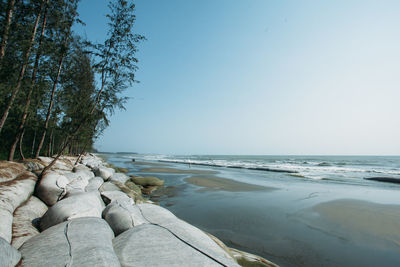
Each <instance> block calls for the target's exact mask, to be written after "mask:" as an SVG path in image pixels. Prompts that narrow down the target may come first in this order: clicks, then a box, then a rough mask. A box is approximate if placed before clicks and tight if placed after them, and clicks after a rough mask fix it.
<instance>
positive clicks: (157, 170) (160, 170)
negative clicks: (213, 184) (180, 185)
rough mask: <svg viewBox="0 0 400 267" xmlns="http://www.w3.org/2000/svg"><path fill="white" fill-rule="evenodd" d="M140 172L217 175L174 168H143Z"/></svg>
mask: <svg viewBox="0 0 400 267" xmlns="http://www.w3.org/2000/svg"><path fill="white" fill-rule="evenodd" d="M140 172H151V173H179V174H217V173H218V172H217V171H210V170H198V169H176V168H144V169H141V170H140Z"/></svg>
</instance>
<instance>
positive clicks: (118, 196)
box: [101, 191, 133, 205]
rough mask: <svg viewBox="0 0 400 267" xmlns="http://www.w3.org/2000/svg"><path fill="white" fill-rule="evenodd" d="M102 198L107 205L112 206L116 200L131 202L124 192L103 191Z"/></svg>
mask: <svg viewBox="0 0 400 267" xmlns="http://www.w3.org/2000/svg"><path fill="white" fill-rule="evenodd" d="M101 197H102V199H103V201H104V203H105V204H106V205H108V204H110V203H111V202H113V201H115V200H128V201H129V200H131V201H133V199H131V198H130V197H128V196H127V195H126V194H125V193H124V192H122V191H103V192H101Z"/></svg>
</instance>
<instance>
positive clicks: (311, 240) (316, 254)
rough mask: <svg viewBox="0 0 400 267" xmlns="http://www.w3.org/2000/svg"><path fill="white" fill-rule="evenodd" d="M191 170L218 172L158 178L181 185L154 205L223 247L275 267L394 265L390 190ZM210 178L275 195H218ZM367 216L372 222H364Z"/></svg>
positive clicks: (398, 242)
mask: <svg viewBox="0 0 400 267" xmlns="http://www.w3.org/2000/svg"><path fill="white" fill-rule="evenodd" d="M116 158H118V156H117V155H116ZM127 164H128V165H129V163H127ZM125 166H127V165H125ZM142 167H146V166H133V167H132V170H140V168H142ZM169 167H170V168H178V169H179V168H181V169H184V170H191V169H192V168H193V166H192V168H189V167H188V164H180V163H179V164H178V163H175V164H174V163H171V165H170V166H169ZM194 169H196V168H194ZM198 169H201V170H203V171H207V170H208V171H210V170H211V171H219V173H218V174H216V175H191V174H190V173H174V174H172V173H159V174H158V175H159V176H160V177H163V178H165V179H166V181H169V183H167V185H181V186H182V189H181V191H180V192H179V191H178V192H177V194H174V195H171V196H168V197H166V198H165V199H161V200H160V199H159V200H160V204H162V205H164V206H167V207H168V208H169V209H171V210H172V211H173V212H176V214H177V215H178V216H179V217H181V218H183V219H184V220H186V221H188V222H190V223H192V224H194V225H196V226H198V227H200V228H202V229H205V230H206V231H207V232H210V233H211V234H213V235H216V236H218V238H220V239H221V240H222V241H223V242H225V244H227V245H228V246H230V247H235V248H238V249H242V250H246V251H249V252H251V253H254V254H257V255H260V256H263V257H266V258H268V259H270V260H272V261H273V262H275V263H277V264H280V265H282V266H315V265H318V264H322V265H326V266H338V265H341V266H355V265H360V264H361V265H364V266H371V265H372V266H373V265H374V264H375V265H376V264H384V265H385V266H398V264H400V257H398V256H397V255H398V253H399V251H400V249H399V248H400V239H399V237H398V234H397V233H396V229H398V227H400V226H398V225H397V224H391V222H392V221H397V220H398V219H397V218H392V217H391V215H390V214H391V213H395V212H397V213H400V205H399V201H398V200H396V199H397V198H393V197H395V196H396V192H397V191H396V187H386V186H381V185H378V187H377V188H375V187H373V185H369V184H368V186H359V185H358V184H352V183H348V184H342V183H331V182H326V181H325V180H320V181H315V180H307V179H303V178H302V177H295V178H293V179H292V178H290V177H289V176H290V175H291V174H286V176H278V175H279V174H276V175H275V174H273V173H271V174H266V173H267V172H248V171H247V170H242V169H237V170H235V169H228V168H213V167H209V166H199V168H198ZM263 173H265V174H263ZM151 175H157V173H152V174H151ZM193 176H194V177H196V176H197V178H198V179H201V180H200V181H201V183H206V184H208V183H210V185H208V186H209V187H207V186H204V185H203V184H197V185H195V184H194V185H193V183H194V181H192V183H190V180H191V179H190V178H191V177H193ZM207 177H208V178H212V179H211V181H210V180H209V179H207ZM215 177H219V178H223V179H228V181H229V180H230V181H232V180H233V181H235V182H236V181H237V182H243V183H246V184H254V185H259V186H265V187H273V188H275V190H271V191H270V190H266V191H263V190H261V191H251V190H250V191H246V190H242V191H240V190H239V191H235V190H231V191H230V190H224V189H223V188H221V185H220V184H218V182H217V183H216V184H215V183H214V181H212V180H213V179H214V178H215ZM225 181H226V180H223V182H225ZM350 182H351V181H350ZM213 184H214V185H213ZM338 203H341V204H340V205H339V204H338ZM386 211H387V212H386ZM378 214H380V215H379V216H378ZM373 216H378V218H373V219H372V220H371V219H369V218H370V217H373ZM353 217H354V219H351V218H353ZM364 222H368V223H364ZM387 225H389V226H387ZM384 229H386V230H384ZM336 255H343V256H342V257H340V258H338V257H337V256H336Z"/></svg>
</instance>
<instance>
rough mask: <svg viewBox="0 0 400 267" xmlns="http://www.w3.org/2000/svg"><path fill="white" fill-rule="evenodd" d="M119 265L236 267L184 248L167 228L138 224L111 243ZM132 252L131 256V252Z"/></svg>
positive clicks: (227, 262)
mask: <svg viewBox="0 0 400 267" xmlns="http://www.w3.org/2000/svg"><path fill="white" fill-rule="evenodd" d="M113 244H114V251H115V253H116V254H117V256H118V258H119V260H120V263H121V265H122V266H187V265H188V263H190V266H221V265H224V266H239V265H238V264H237V263H236V262H235V261H234V260H233V259H232V258H230V259H226V258H221V257H216V256H215V255H212V254H211V255H210V254H207V252H204V251H202V248H196V247H192V246H190V245H188V244H187V243H185V242H184V241H182V240H180V239H179V237H177V236H175V235H174V234H173V233H171V232H170V231H169V230H168V229H165V228H163V227H160V226H157V225H152V224H141V225H139V226H136V227H133V228H132V229H129V230H127V231H125V232H123V233H122V234H120V235H119V236H117V237H116V238H114V240H113ZM133 251H134V252H135V253H132V252H133Z"/></svg>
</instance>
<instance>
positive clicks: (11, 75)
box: [0, 0, 145, 159]
mask: <svg viewBox="0 0 400 267" xmlns="http://www.w3.org/2000/svg"><path fill="white" fill-rule="evenodd" d="M43 1H47V0H19V1H16V2H15V8H14V16H13V18H12V23H11V25H10V30H9V31H10V35H9V39H8V43H7V47H6V50H5V51H6V53H5V56H4V58H3V60H2V62H1V63H0V113H1V114H2V112H3V110H5V107H6V106H7V103H8V99H9V97H10V93H11V90H12V88H13V87H15V84H16V82H17V79H18V74H19V70H20V69H21V66H22V64H23V61H24V60H23V55H24V51H25V50H26V48H27V45H28V44H29V39H30V37H31V33H32V29H33V25H34V21H35V19H36V17H37V16H38V14H39V13H40V12H41V21H40V24H39V25H40V26H39V28H38V33H40V32H41V30H42V27H44V26H45V30H44V35H43V37H42V39H41V40H42V42H41V45H40V46H39V43H40V42H39V40H40V38H41V37H40V34H37V35H36V38H35V41H34V43H33V47H32V50H31V54H30V58H29V62H28V65H27V68H26V71H25V75H24V78H23V81H22V85H21V90H20V91H19V93H18V95H17V98H16V99H15V102H14V104H13V106H12V108H11V110H10V113H9V115H8V117H7V120H6V123H5V125H4V128H3V130H2V132H1V133H0V159H5V158H6V156H7V155H8V151H9V150H10V146H11V144H12V143H13V141H14V140H15V138H16V136H18V135H17V134H18V132H20V131H19V130H18V128H19V127H20V124H21V118H22V115H23V113H24V107H25V106H28V118H27V120H26V122H25V124H24V127H23V131H24V135H23V139H20V142H21V147H22V152H23V154H24V155H25V157H32V156H33V154H34V151H35V150H36V148H37V145H38V143H39V139H40V137H41V134H42V132H43V130H44V125H45V120H46V114H47V112H48V107H49V103H50V99H51V93H52V87H53V85H54V82H55V79H56V73H57V69H58V66H59V62H60V57H62V56H63V57H64V58H63V63H62V69H61V75H60V78H59V80H58V83H57V84H56V91H55V95H54V105H53V106H52V108H51V110H50V120H49V126H48V129H47V134H46V138H45V142H44V147H43V149H42V150H41V155H49V154H55V153H57V152H59V151H60V150H61V148H62V147H63V146H67V149H66V151H65V152H66V153H71V154H77V153H81V152H82V151H84V150H86V151H89V150H91V149H92V145H93V143H94V141H95V139H96V138H98V137H99V136H100V135H101V134H102V132H103V131H104V129H105V128H106V127H107V126H108V125H109V116H111V115H112V114H113V112H114V111H115V109H116V108H117V109H124V103H125V102H126V100H127V99H126V98H125V97H123V96H122V95H121V93H122V92H123V91H124V90H126V89H127V88H128V87H129V86H131V85H132V84H133V83H134V82H136V81H135V72H136V70H137V63H138V60H137V59H136V58H135V53H136V52H137V46H136V45H137V43H138V42H140V41H142V40H144V39H145V38H144V37H143V36H141V35H137V34H134V33H133V25H134V22H135V15H134V8H135V5H134V4H133V2H132V1H128V0H110V2H109V8H110V13H109V14H108V15H107V18H108V20H109V23H108V30H107V31H106V32H105V35H106V36H107V37H106V41H105V42H104V43H102V44H96V43H93V42H91V41H90V40H82V37H80V36H77V35H76V34H75V33H73V32H71V29H72V25H73V23H80V22H81V19H80V18H79V17H78V14H77V12H76V10H77V5H78V4H79V0H51V1H49V5H48V6H47V8H45V9H40V6H41V4H42V3H43ZM44 3H46V2H44ZM6 9H7V1H4V0H3V1H0V38H1V36H2V32H3V31H4V30H3V28H4V25H5V14H6V11H7V10H6ZM45 14H46V15H47V17H46V16H45ZM45 17H46V23H43V20H44V18H45ZM36 57H38V58H39V64H38V68H37V69H35V67H34V66H35V64H34V63H35V59H36ZM35 71H37V75H36V76H37V78H36V81H35V82H34V83H33V79H32V77H33V75H32V74H33V73H34V72H35ZM30 88H33V91H32V94H31V95H30V94H29V90H30ZM28 99H29V101H30V102H29V105H26V104H27V103H28V102H27V101H28ZM1 114H0V115H1ZM16 156H17V157H19V156H18V155H16Z"/></svg>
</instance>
